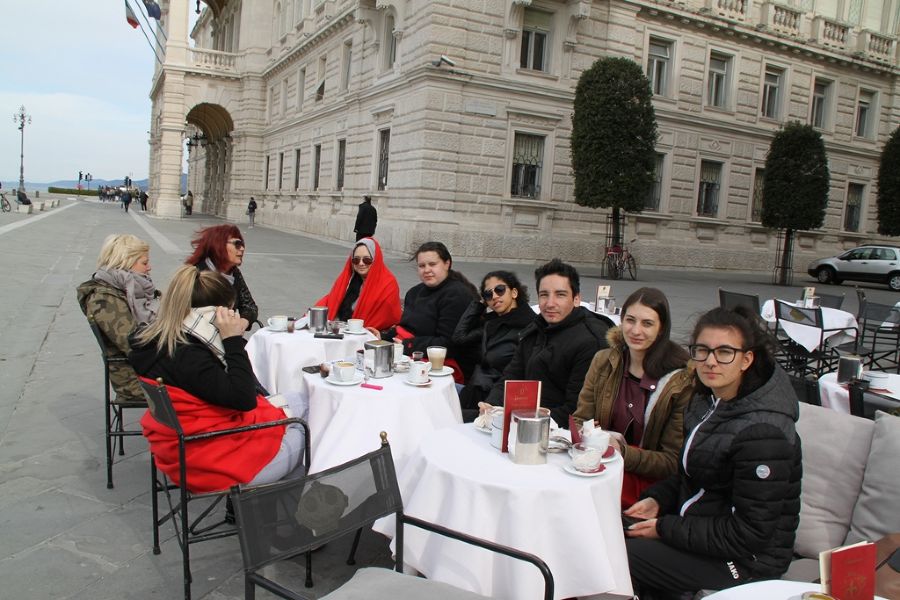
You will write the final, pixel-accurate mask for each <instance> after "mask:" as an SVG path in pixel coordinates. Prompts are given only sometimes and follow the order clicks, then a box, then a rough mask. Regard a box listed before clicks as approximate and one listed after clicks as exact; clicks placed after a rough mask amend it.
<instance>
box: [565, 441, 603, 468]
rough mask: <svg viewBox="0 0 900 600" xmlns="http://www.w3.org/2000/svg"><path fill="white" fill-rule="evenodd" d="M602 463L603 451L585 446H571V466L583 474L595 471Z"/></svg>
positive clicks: (582, 444)
mask: <svg viewBox="0 0 900 600" xmlns="http://www.w3.org/2000/svg"><path fill="white" fill-rule="evenodd" d="M601 462H603V450H598V449H597V448H594V447H593V446H588V445H587V444H584V443H581V444H575V445H574V446H572V466H573V467H574V468H575V469H576V470H577V471H581V472H583V473H589V472H591V471H596V470H597V469H598V468H599V467H600V463H601Z"/></svg>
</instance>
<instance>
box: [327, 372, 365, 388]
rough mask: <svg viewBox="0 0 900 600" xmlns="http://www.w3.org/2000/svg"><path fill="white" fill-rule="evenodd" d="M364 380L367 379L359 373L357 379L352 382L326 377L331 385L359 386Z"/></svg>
mask: <svg viewBox="0 0 900 600" xmlns="http://www.w3.org/2000/svg"><path fill="white" fill-rule="evenodd" d="M363 379H365V378H364V377H363V376H362V373H357V374H356V377H354V378H353V379H351V380H350V381H341V380H339V379H333V378H332V377H331V375H329V376H328V377H326V378H325V381H327V382H328V383H330V384H331V385H359V384H360V383H362V382H363Z"/></svg>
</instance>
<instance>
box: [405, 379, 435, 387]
mask: <svg viewBox="0 0 900 600" xmlns="http://www.w3.org/2000/svg"><path fill="white" fill-rule="evenodd" d="M403 383H405V384H406V385H414V386H416V387H426V386H429V385H431V379H429V380H428V381H423V382H422V383H415V382H412V381H410V380H409V379H404V380H403Z"/></svg>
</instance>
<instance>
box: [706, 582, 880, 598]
mask: <svg viewBox="0 0 900 600" xmlns="http://www.w3.org/2000/svg"><path fill="white" fill-rule="evenodd" d="M821 589H822V586H821V584H818V583H806V582H803V581H784V580H781V579H772V580H769V581H754V582H753V583H745V584H744V585H739V586H736V587H733V588H728V589H727V590H722V591H720V592H716V593H715V594H710V595H709V596H706V600H760V599H761V598H765V600H800V598H801V596H803V592H818V591H821ZM875 598H876V600H885V599H884V598H882V597H881V596H875Z"/></svg>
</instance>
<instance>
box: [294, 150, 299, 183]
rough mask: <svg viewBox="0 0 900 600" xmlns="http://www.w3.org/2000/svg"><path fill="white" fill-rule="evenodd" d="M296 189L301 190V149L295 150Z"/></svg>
mask: <svg viewBox="0 0 900 600" xmlns="http://www.w3.org/2000/svg"><path fill="white" fill-rule="evenodd" d="M294 189H295V190H299V189H300V149H299V148H297V149H296V150H294Z"/></svg>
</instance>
